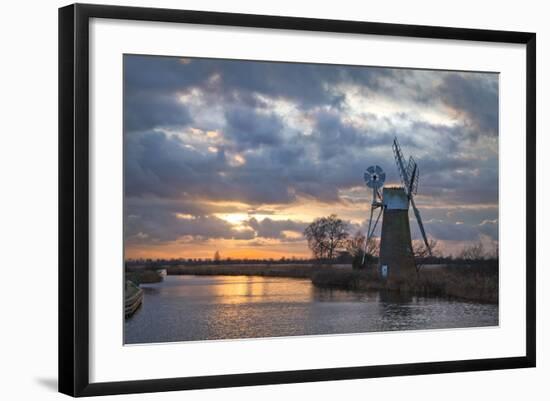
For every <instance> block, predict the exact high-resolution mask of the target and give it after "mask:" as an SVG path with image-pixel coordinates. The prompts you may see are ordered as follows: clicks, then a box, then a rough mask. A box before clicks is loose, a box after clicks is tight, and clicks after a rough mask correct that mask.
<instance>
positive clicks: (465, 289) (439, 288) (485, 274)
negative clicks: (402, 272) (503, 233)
mask: <svg viewBox="0 0 550 401" xmlns="http://www.w3.org/2000/svg"><path fill="white" fill-rule="evenodd" d="M311 281H312V283H313V284H314V285H315V286H317V287H320V288H340V289H345V290H351V291H373V290H376V291H380V290H392V291H397V292H400V293H404V294H409V295H416V296H426V297H442V298H458V299H464V300H469V301H477V302H487V303H497V302H498V268H497V269H493V268H492V267H491V266H487V265H479V266H446V267H442V268H438V269H426V270H423V271H421V272H420V274H418V275H417V276H416V277H413V278H411V279H410V280H397V281H391V282H387V283H386V282H382V281H380V280H379V279H378V278H377V277H376V275H374V274H372V273H369V272H365V271H345V270H320V271H317V272H315V273H314V274H313V275H312V278H311Z"/></svg>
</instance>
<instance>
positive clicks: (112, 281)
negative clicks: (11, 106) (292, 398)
mask: <svg viewBox="0 0 550 401" xmlns="http://www.w3.org/2000/svg"><path fill="white" fill-rule="evenodd" d="M535 82H536V71H535V34H534V33H525V32H507V31H488V30H477V29H464V28H446V27H433V26H415V25H396V24H391V23H370V22H359V21H337V20H320V19H308V18H294V17H279V16H264V15H243V14H231V13H216V12H202V11H183V10H168V9H151V8H135V7H118V6H117V7H115V6H99V5H85V4H78V5H70V6H67V7H64V8H61V9H60V10H59V390H60V391H61V392H63V393H66V394H69V395H72V396H92V395H104V394H120V393H136V392H154V391H169V390H186V389H201V388H214V387H230V386H248V385H261V384H278V383H292V382H312V381H322V380H342V379H356V378H371V377H383V376H398V375H418V374H432V373H443V372H462V371H477V370H489V369H511V368H527V367H533V366H535V343H536V341H535V109H536V107H535V99H536V96H535Z"/></svg>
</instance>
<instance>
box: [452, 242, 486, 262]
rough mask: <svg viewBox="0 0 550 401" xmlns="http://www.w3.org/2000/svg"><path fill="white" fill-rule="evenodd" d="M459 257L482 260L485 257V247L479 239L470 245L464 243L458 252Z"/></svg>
mask: <svg viewBox="0 0 550 401" xmlns="http://www.w3.org/2000/svg"><path fill="white" fill-rule="evenodd" d="M458 258H459V259H463V260H470V261H473V260H483V259H485V249H484V247H483V244H482V243H481V241H478V242H476V243H475V244H472V245H466V246H465V247H464V248H463V249H462V251H460V253H459V254H458Z"/></svg>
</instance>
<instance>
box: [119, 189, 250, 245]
mask: <svg viewBox="0 0 550 401" xmlns="http://www.w3.org/2000/svg"><path fill="white" fill-rule="evenodd" d="M189 211H192V212H195V213H197V212H199V210H197V208H196V207H195V206H193V205H185V202H182V203H180V205H177V204H176V203H168V204H166V203H163V202H155V201H154V200H153V201H151V202H150V204H149V206H147V207H145V205H144V204H143V203H141V204H140V202H139V201H138V202H135V200H133V199H130V201H129V202H128V203H127V205H126V216H125V219H126V220H125V238H126V239H127V240H128V241H131V242H134V243H135V242H138V243H152V244H154V243H164V242H167V241H174V240H177V239H178V238H180V237H183V236H192V237H202V238H224V239H252V238H254V232H253V231H252V230H247V231H243V230H235V229H234V227H233V226H232V225H231V224H229V223H228V222H226V221H225V220H223V219H220V218H218V217H216V216H212V215H202V214H197V215H195V214H190V213H189Z"/></svg>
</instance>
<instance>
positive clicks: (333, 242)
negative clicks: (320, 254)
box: [324, 214, 349, 260]
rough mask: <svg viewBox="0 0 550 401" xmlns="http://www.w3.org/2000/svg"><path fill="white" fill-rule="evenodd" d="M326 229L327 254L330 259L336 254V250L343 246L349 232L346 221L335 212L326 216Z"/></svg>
mask: <svg viewBox="0 0 550 401" xmlns="http://www.w3.org/2000/svg"><path fill="white" fill-rule="evenodd" d="M324 225H325V230H326V238H327V256H328V258H329V259H330V260H332V257H333V256H334V251H335V250H336V249H338V248H343V246H344V243H345V240H346V239H347V238H348V236H349V234H348V233H347V231H346V228H347V227H346V223H344V221H343V220H342V219H339V218H338V217H337V216H336V215H335V214H331V215H330V216H329V217H325V224H324Z"/></svg>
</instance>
